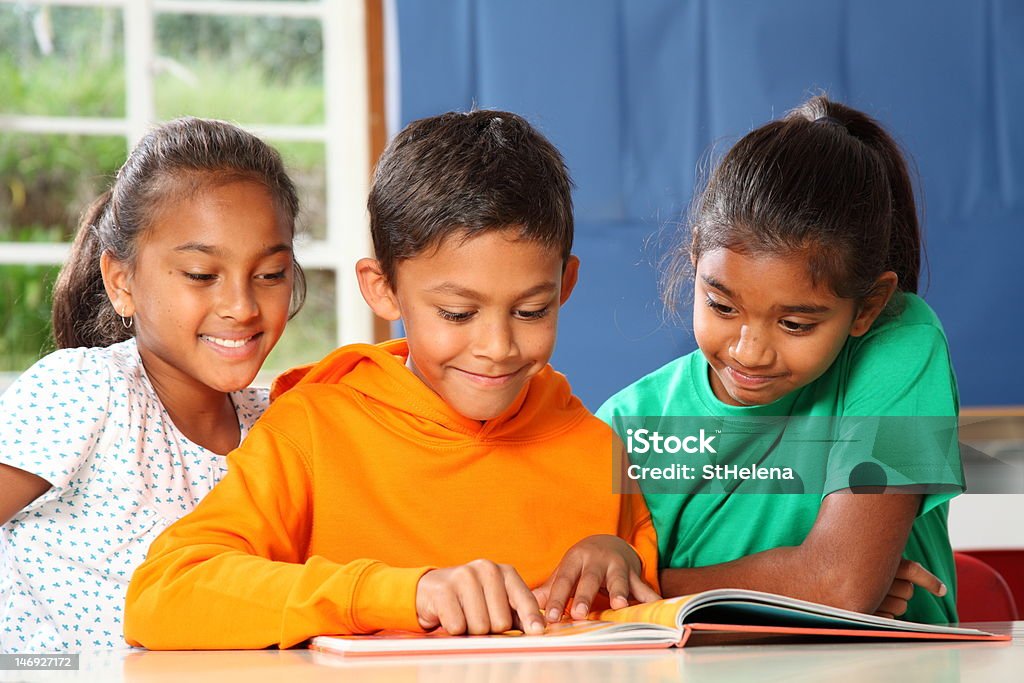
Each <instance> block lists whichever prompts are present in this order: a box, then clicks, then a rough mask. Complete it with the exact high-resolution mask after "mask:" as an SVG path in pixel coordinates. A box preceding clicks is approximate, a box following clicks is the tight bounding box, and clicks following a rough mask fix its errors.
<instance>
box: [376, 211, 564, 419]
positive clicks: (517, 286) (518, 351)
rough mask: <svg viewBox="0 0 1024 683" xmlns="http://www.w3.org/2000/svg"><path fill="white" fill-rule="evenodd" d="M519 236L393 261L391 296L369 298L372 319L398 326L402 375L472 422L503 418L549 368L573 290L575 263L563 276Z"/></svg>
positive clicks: (452, 240)
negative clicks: (402, 335) (404, 344)
mask: <svg viewBox="0 0 1024 683" xmlns="http://www.w3.org/2000/svg"><path fill="white" fill-rule="evenodd" d="M518 234H519V233H518V230H515V229H508V230H490V231H486V232H483V233H482V234H478V235H475V236H472V237H469V238H468V239H464V238H463V236H462V235H460V234H458V233H455V234H454V235H453V236H451V237H448V238H446V239H445V240H444V241H442V242H441V244H440V246H438V247H437V248H434V249H430V250H427V251H425V252H423V253H421V254H419V255H417V256H415V257H413V258H410V259H406V260H403V261H400V262H399V263H398V264H397V266H396V272H395V282H394V287H393V288H392V287H388V286H386V285H383V283H382V282H379V281H378V285H377V286H378V287H382V289H380V290H379V291H382V292H383V296H382V297H381V298H379V299H376V300H375V301H371V299H374V297H373V296H372V295H371V296H369V297H367V300H368V301H369V302H370V304H371V306H372V307H373V308H374V310H375V311H376V312H377V314H378V315H381V316H382V317H384V318H387V319H392V320H393V319H396V318H398V317H401V319H402V322H403V323H404V325H405V329H406V334H407V337H408V344H409V360H408V367H409V369H410V370H412V372H413V373H415V374H416V376H417V377H419V378H420V379H421V380H423V382H424V383H425V384H426V385H427V386H428V387H430V388H431V389H432V390H433V391H434V392H435V393H437V394H438V395H439V396H440V397H441V398H442V399H444V401H445V402H446V403H447V404H448V405H450V406H451V407H452V408H454V409H455V410H456V411H457V412H458V413H460V414H461V415H463V416H465V417H468V418H470V419H474V420H490V419H492V418H495V417H497V416H498V415H501V414H502V413H503V412H504V411H505V410H506V409H507V408H508V407H509V406H510V405H512V403H513V402H514V401H515V400H516V398H517V397H518V396H519V395H520V393H521V392H522V391H523V389H524V387H525V386H526V385H527V383H528V382H529V380H530V378H531V377H533V376H534V375H535V374H537V373H538V372H540V370H542V369H543V368H544V366H545V365H547V362H548V360H549V359H550V358H551V353H552V352H553V351H554V348H555V336H556V330H557V322H558V309H559V307H560V306H561V304H562V303H564V302H565V300H566V299H567V298H568V297H569V293H570V292H571V291H572V287H573V285H574V284H575V281H576V274H577V268H578V263H579V262H578V260H577V259H576V258H575V257H570V258H569V260H568V262H567V263H566V267H565V269H564V274H563V268H562V257H561V254H559V252H558V250H556V249H553V248H551V247H549V246H546V245H543V244H539V243H536V242H531V241H527V240H523V239H519V236H518ZM370 263H373V262H370ZM361 278H362V275H361ZM373 288H374V287H372V286H371V287H370V289H373ZM363 291H364V295H366V293H367V288H366V287H364V290H363Z"/></svg>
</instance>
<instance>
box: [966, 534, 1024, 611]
mask: <svg viewBox="0 0 1024 683" xmlns="http://www.w3.org/2000/svg"><path fill="white" fill-rule="evenodd" d="M961 552H963V553H965V554H967V555H970V556H971V557H973V558H976V559H978V560H981V561H982V562H984V563H985V564H987V565H988V566H990V567H992V569H995V570H996V571H997V572H999V575H1000V576H1002V577H1003V579H1004V580H1005V581H1006V585H1007V586H1009V587H1010V592H1011V593H1013V600H1014V602H1015V603H1016V604H1017V614H1018V615H1020V616H1021V617H1022V618H1024V548H989V549H985V550H963V551H961Z"/></svg>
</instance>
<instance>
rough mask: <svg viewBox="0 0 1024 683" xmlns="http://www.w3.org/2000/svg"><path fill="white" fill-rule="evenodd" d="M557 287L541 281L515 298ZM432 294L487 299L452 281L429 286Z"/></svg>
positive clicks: (523, 297)
mask: <svg viewBox="0 0 1024 683" xmlns="http://www.w3.org/2000/svg"><path fill="white" fill-rule="evenodd" d="M556 289H558V285H557V284H556V283H554V282H550V281H549V282H542V283H540V284H539V285H536V286H534V287H530V288H529V289H528V290H526V291H525V292H522V293H521V294H519V296H517V297H516V298H517V299H526V298H527V297H531V296H536V295H538V294H547V293H549V292H553V291H555V290H556ZM427 291H428V292H431V293H433V294H451V295H453V296H461V297H463V298H465V299H475V300H477V301H484V300H486V299H488V298H489V297H487V296H486V295H484V294H481V293H480V292H477V291H475V290H472V289H468V288H466V287H462V286H461V285H458V284H456V283H454V282H442V283H441V284H439V285H438V286H436V287H431V288H430V289H428V290H427Z"/></svg>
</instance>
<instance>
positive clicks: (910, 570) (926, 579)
mask: <svg viewBox="0 0 1024 683" xmlns="http://www.w3.org/2000/svg"><path fill="white" fill-rule="evenodd" d="M896 578H898V579H903V580H904V581H909V582H910V583H912V584H914V585H915V586H920V587H921V588H924V589H925V590H926V591H928V592H929V593H931V594H932V595H937V596H939V597H942V596H943V595H945V594H946V584H944V583H942V581H940V580H939V577H937V576H935V575H934V574H932V573H931V572H930V571H928V570H927V569H925V568H924V567H922V566H921V565H920V564H918V563H917V562H912V561H910V560H903V561H901V562H900V567H899V570H897V572H896Z"/></svg>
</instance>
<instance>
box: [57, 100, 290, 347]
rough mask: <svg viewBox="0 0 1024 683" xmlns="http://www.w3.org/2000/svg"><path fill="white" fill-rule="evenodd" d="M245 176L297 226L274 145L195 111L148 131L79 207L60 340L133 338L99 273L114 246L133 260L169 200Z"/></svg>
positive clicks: (60, 307)
mask: <svg viewBox="0 0 1024 683" xmlns="http://www.w3.org/2000/svg"><path fill="white" fill-rule="evenodd" d="M239 180H248V181H252V182H255V183H258V184H260V185H263V186H264V187H266V188H267V190H268V191H269V192H270V195H271V197H272V198H273V200H274V204H275V205H276V206H277V208H278V210H279V211H280V214H281V216H282V218H284V219H285V220H287V221H288V223H289V225H290V227H291V230H292V234H293V235H294V233H295V218H296V216H297V215H298V212H299V200H298V196H297V194H296V192H295V186H294V184H293V183H292V181H291V179H290V178H289V177H288V173H287V172H286V171H285V168H284V163H283V162H282V161H281V156H280V155H279V154H278V153H277V151H276V150H275V149H274V148H273V147H271V146H270V145H268V144H266V143H265V142H263V141H262V140H260V139H259V138H258V137H256V136H255V135H252V134H251V133H248V132H246V131H244V130H242V129H241V128H239V127H237V126H234V125H232V124H230V123H226V122H224V121H215V120H209V119H197V118H192V117H186V118H180V119H175V120H174V121H169V122H167V123H165V124H163V125H161V126H159V127H157V128H155V129H153V130H152V131H150V132H149V133H148V134H147V135H146V136H145V137H144V138H142V140H141V141H140V142H139V144H138V145H136V146H135V149H134V150H132V152H131V154H129V155H128V159H127V161H125V162H124V165H123V166H122V167H121V169H120V170H119V171H118V172H117V177H116V178H115V180H114V183H113V185H112V186H111V188H110V189H109V190H107V191H106V192H104V193H103V194H102V195H101V196H100V197H99V198H98V199H97V200H96V201H95V202H93V204H92V205H91V206H90V207H89V208H88V209H86V210H85V212H84V213H83V214H82V220H81V222H80V224H79V226H78V234H77V235H76V236H75V241H74V244H73V245H72V246H71V253H70V254H69V256H68V259H67V261H66V262H65V265H64V267H63V268H62V269H61V271H60V275H59V276H58V277H57V282H56V283H55V284H54V287H53V309H52V318H53V338H54V341H56V343H57V348H61V349H64V348H73V347H77V346H109V345H111V344H115V343H117V342H120V341H124V340H126V339H128V338H129V337H130V336H131V335H132V332H133V330H131V329H128V328H126V327H125V326H124V325H122V324H121V323H122V321H121V320H120V318H119V316H118V313H117V312H116V311H115V310H114V309H113V307H112V306H111V305H110V300H109V299H108V298H107V294H106V291H105V290H104V287H103V277H102V275H101V273H100V255H101V254H102V253H103V252H104V251H109V252H110V254H111V256H113V257H114V258H115V259H117V260H118V261H121V262H122V263H126V264H129V265H133V264H134V262H135V257H136V252H137V249H138V245H139V240H140V238H141V237H142V236H143V235H144V234H145V232H146V230H148V229H149V227H150V226H151V225H152V222H153V219H154V218H155V216H156V214H157V212H158V211H160V210H161V209H162V208H164V207H165V206H166V203H167V202H168V201H169V200H177V199H181V198H183V197H189V196H192V195H194V194H196V193H197V192H200V191H201V190H202V188H203V186H204V185H207V184H214V185H215V184H217V183H230V182H234V181H239ZM293 270H294V275H295V277H294V284H293V288H292V305H291V315H295V313H297V312H298V310H299V308H301V307H302V303H303V300H304V299H305V296H306V283H305V277H304V275H303V272H302V269H301V268H300V267H299V264H298V263H297V262H295V261H294V259H293Z"/></svg>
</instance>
